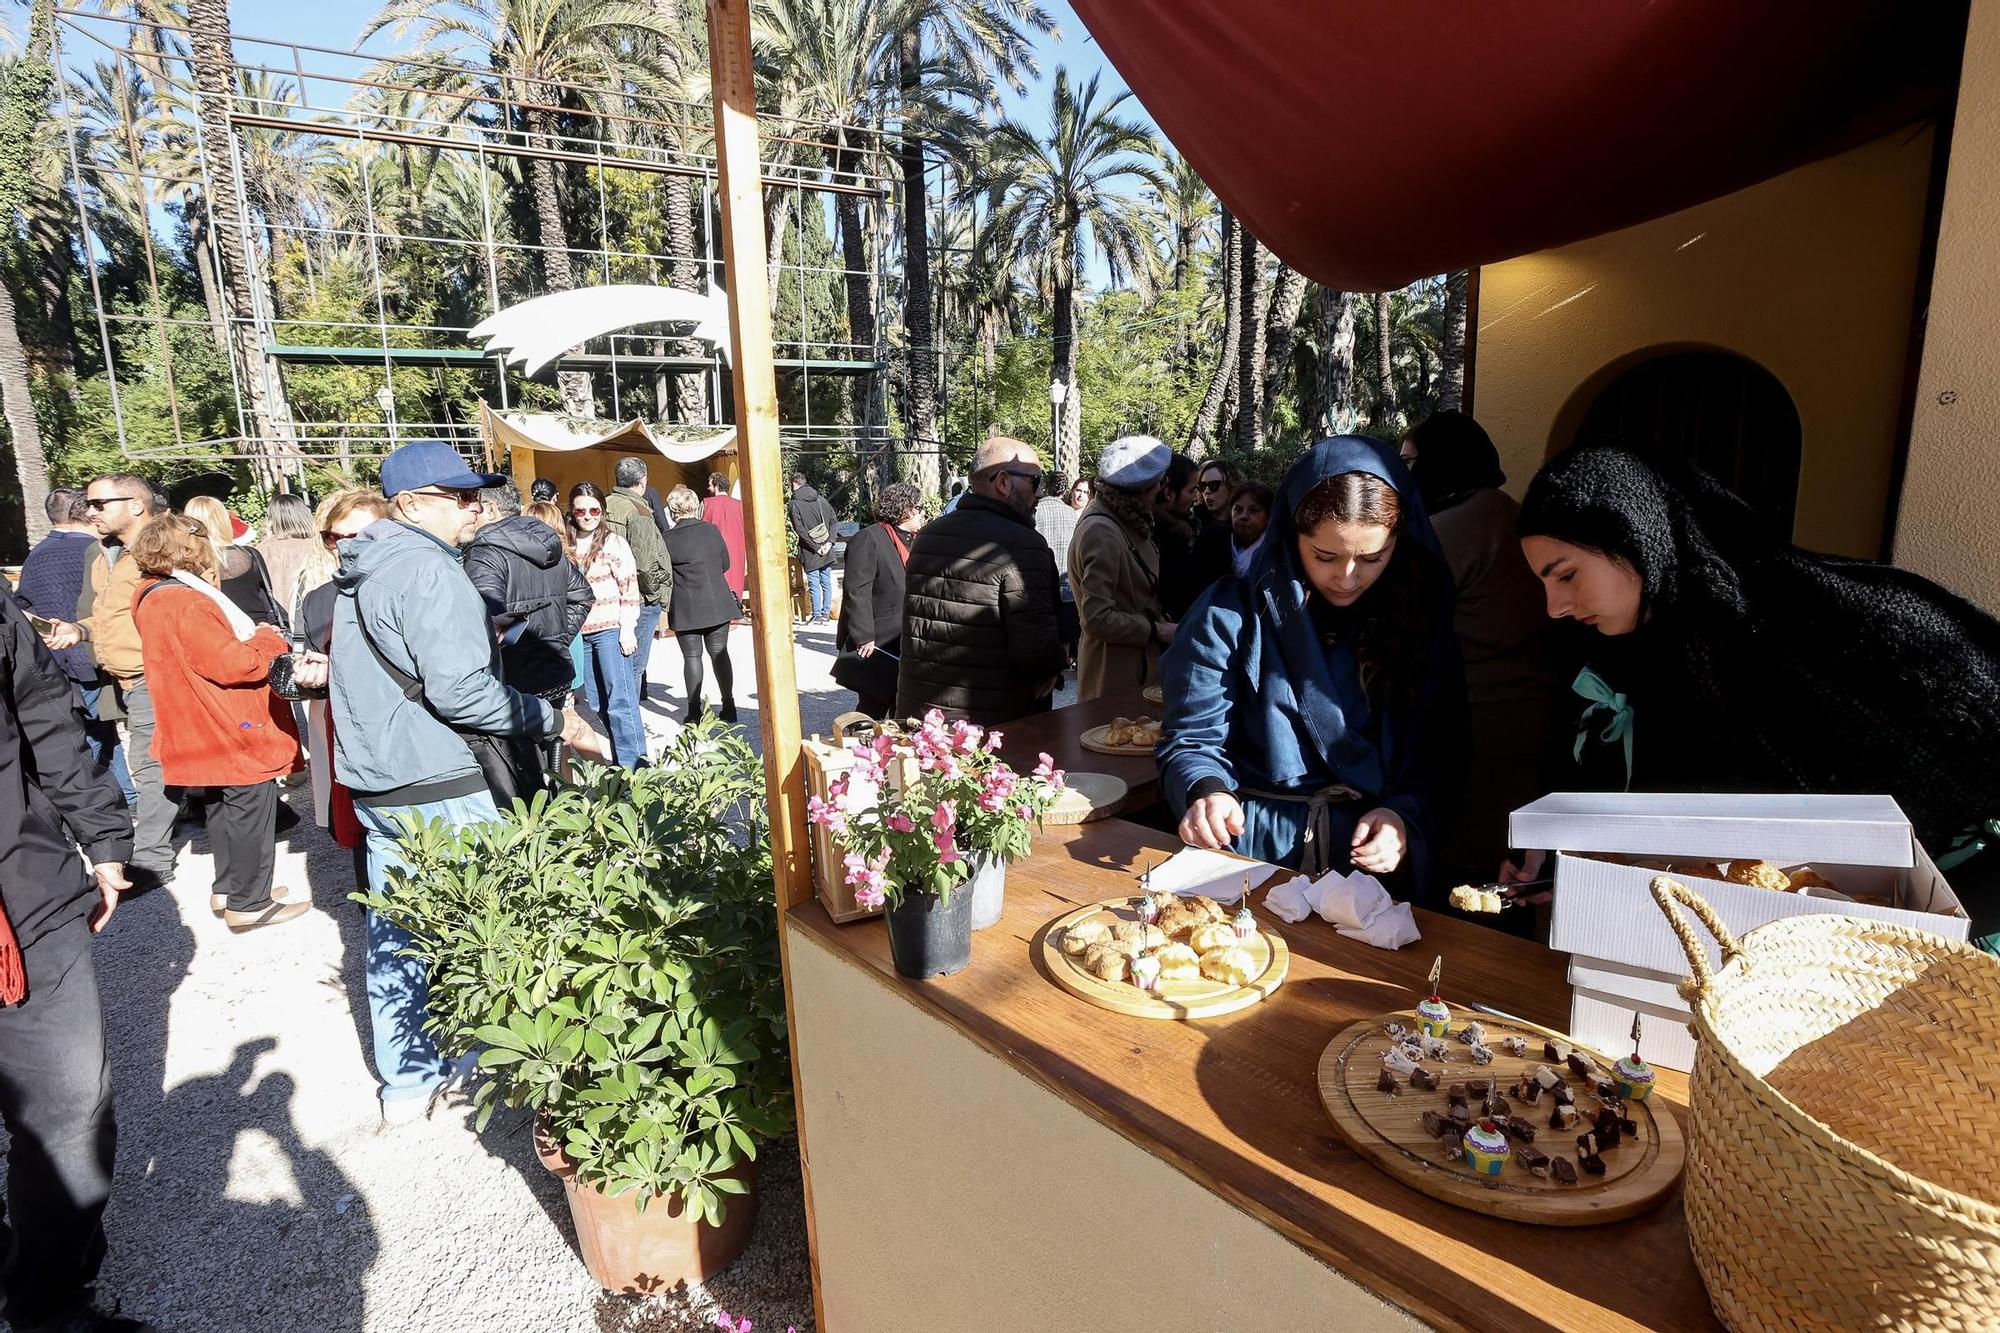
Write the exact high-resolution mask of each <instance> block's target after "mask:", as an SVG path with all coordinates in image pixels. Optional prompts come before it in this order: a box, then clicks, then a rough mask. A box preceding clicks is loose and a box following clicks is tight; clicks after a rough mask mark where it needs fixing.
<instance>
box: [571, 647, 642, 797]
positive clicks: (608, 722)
mask: <svg viewBox="0 0 2000 1333" xmlns="http://www.w3.org/2000/svg"><path fill="white" fill-rule="evenodd" d="M583 646H584V648H585V650H586V651H587V652H588V653H589V654H590V660H589V661H588V662H586V663H585V664H584V672H583V697H584V700H585V701H586V702H587V703H589V705H590V707H591V711H592V712H594V713H596V714H597V715H598V716H599V717H601V718H603V719H604V725H605V726H607V727H609V728H611V753H612V754H613V755H615V756H617V759H618V762H619V764H620V765H621V766H622V767H625V768H637V767H638V766H639V761H640V760H641V759H644V758H645V757H646V725H645V723H644V722H642V721H640V719H639V691H638V690H637V689H635V688H633V677H632V663H631V659H630V658H627V657H626V656H625V654H624V653H622V652H620V651H618V631H617V630H615V629H601V630H599V631H597V633H595V634H586V635H584V636H583ZM632 656H633V657H637V656H638V654H637V653H634V654H632Z"/></svg>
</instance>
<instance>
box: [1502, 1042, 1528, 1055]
mask: <svg viewBox="0 0 2000 1333" xmlns="http://www.w3.org/2000/svg"><path fill="white" fill-rule="evenodd" d="M1502 1040H1503V1041H1504V1042H1505V1043H1506V1046H1507V1054H1509V1055H1511V1056H1513V1057H1514V1058H1515V1059H1516V1060H1521V1059H1525V1058H1526V1057H1527V1054H1528V1039H1527V1038H1526V1037H1505V1038H1502Z"/></svg>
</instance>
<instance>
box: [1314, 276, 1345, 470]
mask: <svg viewBox="0 0 2000 1333" xmlns="http://www.w3.org/2000/svg"><path fill="white" fill-rule="evenodd" d="M1313 304H1314V313H1315V315H1316V316H1317V317H1318V324H1319V330H1318V338H1319V346H1318V348H1317V355H1316V356H1315V358H1314V362H1315V367H1316V371H1317V374H1316V375H1315V381H1316V382H1315V384H1314V387H1313V409H1312V411H1311V412H1309V413H1306V414H1305V416H1306V420H1307V421H1308V422H1310V423H1311V427H1312V431H1313V433H1315V434H1317V435H1345V434H1347V433H1348V432H1349V431H1351V430H1353V429H1354V425H1355V421H1356V418H1357V414H1356V412H1355V411H1354V404H1353V401H1352V399H1353V393H1354V293H1353V292H1335V291H1329V290H1327V289H1326V288H1324V287H1322V288H1320V289H1319V295H1318V297H1317V299H1316V300H1315V301H1314V303H1313Z"/></svg>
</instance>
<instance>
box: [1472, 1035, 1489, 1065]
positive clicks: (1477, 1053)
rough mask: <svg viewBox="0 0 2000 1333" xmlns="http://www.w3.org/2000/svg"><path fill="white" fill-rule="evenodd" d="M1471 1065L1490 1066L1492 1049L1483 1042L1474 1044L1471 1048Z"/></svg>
mask: <svg viewBox="0 0 2000 1333" xmlns="http://www.w3.org/2000/svg"><path fill="white" fill-rule="evenodd" d="M1472 1063H1474V1064H1476V1065H1490V1064H1492V1063H1493V1048H1492V1047H1491V1046H1488V1045H1487V1044H1486V1043H1485V1042H1483V1041H1482V1042H1475V1043H1474V1044H1473V1047H1472Z"/></svg>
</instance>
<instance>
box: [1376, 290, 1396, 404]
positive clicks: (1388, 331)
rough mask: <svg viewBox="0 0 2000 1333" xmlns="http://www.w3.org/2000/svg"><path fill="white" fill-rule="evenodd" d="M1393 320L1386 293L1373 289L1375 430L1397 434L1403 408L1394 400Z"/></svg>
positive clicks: (1394, 326)
mask: <svg viewBox="0 0 2000 1333" xmlns="http://www.w3.org/2000/svg"><path fill="white" fill-rule="evenodd" d="M1395 328H1396V325H1395V320H1394V316H1393V315H1392V313H1391V311H1390V301H1389V293H1387V292H1377V293H1375V421H1374V427H1375V433H1376V434H1378V435H1380V436H1382V437H1383V438H1384V439H1388V438H1391V437H1393V436H1396V435H1398V434H1400V432H1401V427H1402V424H1403V410H1402V408H1401V407H1400V406H1399V405H1398V404H1397V402H1396V361H1395V350H1394V342H1395Z"/></svg>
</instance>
